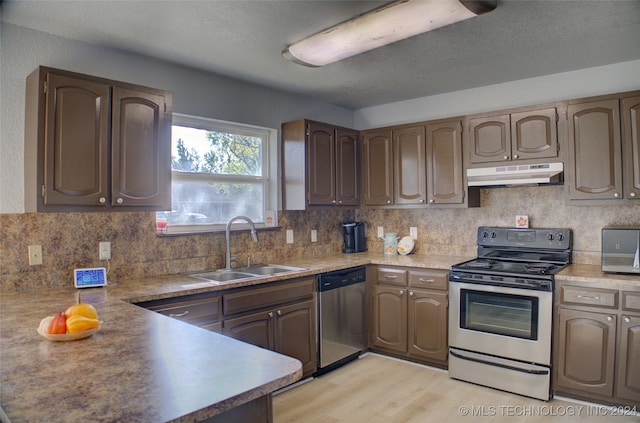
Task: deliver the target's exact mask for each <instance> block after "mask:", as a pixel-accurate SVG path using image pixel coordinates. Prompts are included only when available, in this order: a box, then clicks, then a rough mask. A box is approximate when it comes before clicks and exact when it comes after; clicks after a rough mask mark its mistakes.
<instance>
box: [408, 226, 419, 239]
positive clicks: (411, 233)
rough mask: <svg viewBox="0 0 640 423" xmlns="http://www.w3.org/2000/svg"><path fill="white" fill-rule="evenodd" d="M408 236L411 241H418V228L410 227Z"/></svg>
mask: <svg viewBox="0 0 640 423" xmlns="http://www.w3.org/2000/svg"><path fill="white" fill-rule="evenodd" d="M409 236H410V237H411V239H418V228H416V227H415V226H412V227H410V228H409Z"/></svg>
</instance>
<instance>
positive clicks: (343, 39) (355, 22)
mask: <svg viewBox="0 0 640 423" xmlns="http://www.w3.org/2000/svg"><path fill="white" fill-rule="evenodd" d="M494 8H495V2H487V1H464V0H400V1H395V2H393V3H390V4H387V5H385V6H382V7H380V8H378V9H375V10H372V11H370V12H367V13H365V14H363V15H360V16H358V17H356V18H354V19H351V20H349V21H346V22H343V23H341V24H338V25H336V26H333V27H331V28H329V29H325V30H324V31H322V32H319V33H317V34H315V35H312V36H310V37H308V38H305V39H304V40H301V41H298V42H297V43H294V44H292V45H290V46H289V48H287V49H286V50H284V51H283V52H282V55H283V56H284V57H286V58H287V59H289V60H291V61H293V62H296V63H298V64H301V65H305V66H312V67H316V66H324V65H326V64H329V63H333V62H337V61H339V60H342V59H345V58H347V57H351V56H355V55H357V54H360V53H364V52H365V51H369V50H372V49H374V48H378V47H382V46H384V45H387V44H391V43H394V42H396V41H400V40H404V39H405V38H409V37H413V36H414V35H418V34H422V33H424V32H427V31H431V30H432V29H436V28H440V27H443V26H446V25H450V24H452V23H455V22H459V21H463V20H465V19H469V18H472V17H474V16H477V15H479V14H482V13H486V12H489V11H491V10H493V9H494Z"/></svg>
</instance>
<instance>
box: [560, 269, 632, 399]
mask: <svg viewBox="0 0 640 423" xmlns="http://www.w3.org/2000/svg"><path fill="white" fill-rule="evenodd" d="M558 285H559V288H558V290H557V291H556V292H557V294H558V297H559V308H558V312H557V326H556V335H557V338H556V347H555V352H554V366H555V368H556V373H555V374H556V377H555V382H554V390H555V392H556V395H562V396H568V397H575V398H579V399H586V400H590V401H595V402H599V403H605V404H615V405H622V406H630V407H638V408H639V409H640V289H638V288H636V287H630V288H629V289H627V288H623V289H615V288H613V289H612V287H611V286H607V285H606V284H602V286H598V287H595V286H581V285H578V284H575V285H574V284H566V283H563V282H561V283H560V284H558Z"/></svg>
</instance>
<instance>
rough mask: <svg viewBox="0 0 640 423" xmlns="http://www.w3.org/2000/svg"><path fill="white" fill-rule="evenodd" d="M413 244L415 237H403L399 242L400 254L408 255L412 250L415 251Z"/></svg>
mask: <svg viewBox="0 0 640 423" xmlns="http://www.w3.org/2000/svg"><path fill="white" fill-rule="evenodd" d="M413 246H414V243H413V239H412V238H411V237H410V236H405V237H402V239H401V240H400V242H398V254H402V255H403V256H406V255H407V254H409V253H410V252H411V251H413Z"/></svg>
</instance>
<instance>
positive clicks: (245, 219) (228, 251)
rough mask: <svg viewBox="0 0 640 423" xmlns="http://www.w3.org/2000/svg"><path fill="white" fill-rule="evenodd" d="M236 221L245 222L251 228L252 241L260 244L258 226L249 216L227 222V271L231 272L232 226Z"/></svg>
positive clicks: (233, 218)
mask: <svg viewBox="0 0 640 423" xmlns="http://www.w3.org/2000/svg"><path fill="white" fill-rule="evenodd" d="M236 220H244V221H246V222H247V223H248V224H249V226H250V227H251V239H253V242H258V232H256V226H255V225H254V224H253V221H252V220H251V219H249V218H248V217H247V216H234V217H232V218H231V219H229V221H228V222H227V229H226V236H227V255H226V263H225V264H226V269H227V270H231V224H232V223H233V222H235V221H236Z"/></svg>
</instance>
